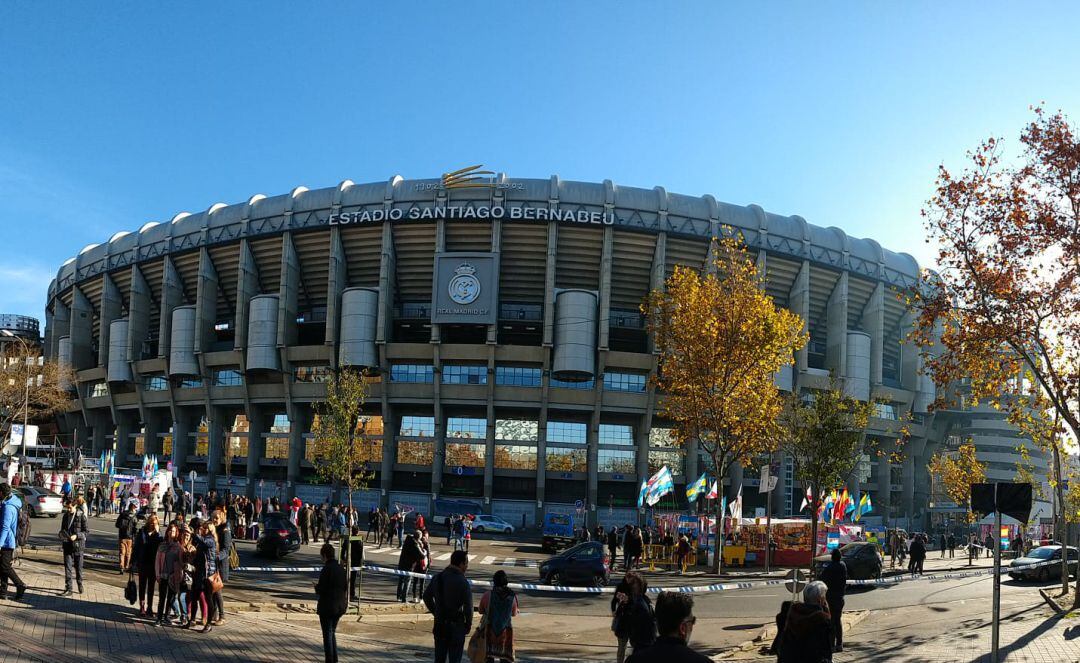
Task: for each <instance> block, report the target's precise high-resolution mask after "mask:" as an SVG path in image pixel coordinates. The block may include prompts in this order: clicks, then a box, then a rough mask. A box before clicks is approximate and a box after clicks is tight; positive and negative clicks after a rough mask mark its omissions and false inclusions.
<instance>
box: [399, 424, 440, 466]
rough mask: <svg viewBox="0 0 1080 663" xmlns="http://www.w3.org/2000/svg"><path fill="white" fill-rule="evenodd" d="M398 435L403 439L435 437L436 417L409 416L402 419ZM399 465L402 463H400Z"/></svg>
mask: <svg viewBox="0 0 1080 663" xmlns="http://www.w3.org/2000/svg"><path fill="white" fill-rule="evenodd" d="M398 435H400V436H402V437H435V417H417V416H414V415H408V416H405V417H402V418H401V428H399V429H398ZM398 462H399V463H400V462H402V461H400V460H399V461H398Z"/></svg>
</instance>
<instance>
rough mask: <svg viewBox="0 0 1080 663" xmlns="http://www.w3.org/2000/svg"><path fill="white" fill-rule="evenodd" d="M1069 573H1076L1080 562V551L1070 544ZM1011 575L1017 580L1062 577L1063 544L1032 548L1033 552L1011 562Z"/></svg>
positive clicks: (1041, 580)
mask: <svg viewBox="0 0 1080 663" xmlns="http://www.w3.org/2000/svg"><path fill="white" fill-rule="evenodd" d="M1054 560H1057V562H1058V563H1057V564H1047V565H1045V566H1036V567H1032V568H1023V567H1025V566H1027V565H1029V564H1037V563H1039V562H1051V561H1054ZM1067 564H1068V565H1069V574H1070V575H1076V567H1077V564H1080V551H1078V550H1077V549H1076V548H1073V547H1072V546H1069V558H1068V560H1067ZM1009 577H1010V578H1013V579H1015V580H1037V581H1039V582H1046V581H1048V580H1050V579H1051V578H1054V579H1057V580H1060V579H1061V546H1059V545H1052V546H1039V547H1038V548H1032V550H1031V552H1029V553H1028V554H1026V555H1024V556H1023V557H1021V558H1019V559H1014V560H1013V561H1012V562H1010V563H1009Z"/></svg>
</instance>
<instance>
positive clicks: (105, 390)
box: [90, 382, 109, 398]
mask: <svg viewBox="0 0 1080 663" xmlns="http://www.w3.org/2000/svg"><path fill="white" fill-rule="evenodd" d="M108 395H109V383H107V382H95V383H94V384H92V385H91V386H90V398H101V397H103V396H108Z"/></svg>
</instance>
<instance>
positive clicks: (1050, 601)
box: [1039, 589, 1072, 615]
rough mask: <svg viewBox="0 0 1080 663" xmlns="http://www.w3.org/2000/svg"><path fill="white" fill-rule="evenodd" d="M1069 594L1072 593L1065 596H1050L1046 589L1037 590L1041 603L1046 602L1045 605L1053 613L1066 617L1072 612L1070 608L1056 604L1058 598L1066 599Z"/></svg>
mask: <svg viewBox="0 0 1080 663" xmlns="http://www.w3.org/2000/svg"><path fill="white" fill-rule="evenodd" d="M1071 594H1072V592H1069V593H1068V594H1066V595H1065V596H1053V595H1051V594H1050V592H1048V591H1046V589H1040V590H1039V595H1040V596H1042V598H1043V601H1046V605H1048V606H1050V608H1051V609H1053V611H1054V612H1056V613H1057V614H1058V615H1066V614H1068V613H1070V612H1072V608H1068V607H1065V606H1062V605H1061V604H1060V603H1058V599H1059V598H1062V599H1063V598H1068V597H1069V596H1070V595H1071Z"/></svg>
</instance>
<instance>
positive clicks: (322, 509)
mask: <svg viewBox="0 0 1080 663" xmlns="http://www.w3.org/2000/svg"><path fill="white" fill-rule="evenodd" d="M320 536H321V537H323V538H326V502H323V503H322V504H320V505H319V508H318V509H316V510H315V543H318V542H319V537H320Z"/></svg>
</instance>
